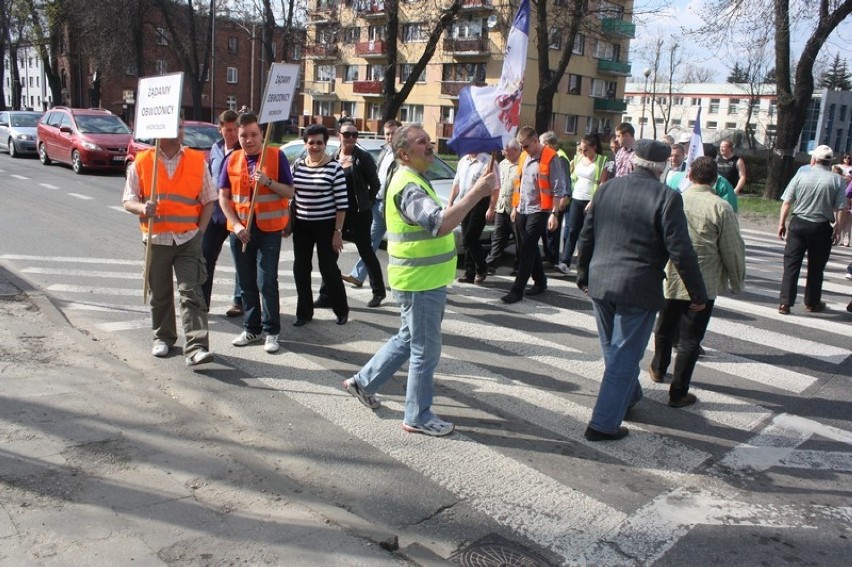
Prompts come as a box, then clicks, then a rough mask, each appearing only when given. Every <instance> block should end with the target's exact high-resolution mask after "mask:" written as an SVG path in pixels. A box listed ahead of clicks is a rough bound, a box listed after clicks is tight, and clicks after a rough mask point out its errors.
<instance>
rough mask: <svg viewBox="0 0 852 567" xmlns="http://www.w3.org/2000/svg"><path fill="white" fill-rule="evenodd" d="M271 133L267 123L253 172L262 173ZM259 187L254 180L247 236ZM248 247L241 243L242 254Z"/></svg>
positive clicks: (270, 124) (269, 123)
mask: <svg viewBox="0 0 852 567" xmlns="http://www.w3.org/2000/svg"><path fill="white" fill-rule="evenodd" d="M271 133H272V122H268V123H267V124H266V134H265V135H264V136H263V146H262V147H261V149H260V159H259V160H258V161H257V167H255V169H254V170H255V172H257V171H263V162H265V161H266V147H267V146H268V145H269V135H270V134H271ZM275 177H276V178H277V177H278V172H276V173H275ZM259 187H260V183H259V182H258V181H257V179H255V180H254V189H252V192H251V205H249V216H248V221H247V223H246V225H247V226H246V230H248V231H249V235H251V223H252V222H253V221H254V203H255V201H256V200H257V191H258V188H259ZM247 246H248V243H247V242H244V243H243V252H245V251H246V247H247Z"/></svg>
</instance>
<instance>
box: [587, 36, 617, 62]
mask: <svg viewBox="0 0 852 567" xmlns="http://www.w3.org/2000/svg"><path fill="white" fill-rule="evenodd" d="M592 57H594V58H595V59H604V60H606V61H615V60H617V59H618V46H617V45H614V44H612V43H609V42H608V41H603V40H600V39H599V40H597V41H595V44H594V48H593V50H592Z"/></svg>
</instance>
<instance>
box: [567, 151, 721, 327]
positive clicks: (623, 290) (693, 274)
mask: <svg viewBox="0 0 852 567" xmlns="http://www.w3.org/2000/svg"><path fill="white" fill-rule="evenodd" d="M577 250H578V257H579V260H578V263H577V285H578V286H579V287H580V288H581V289H583V288H586V287H588V292H589V296H590V297H592V298H593V299H597V300H600V301H610V302H613V303H617V304H624V305H629V306H633V307H638V308H640V309H647V310H649V311H657V310H659V309H660V308H661V307H662V306H663V303H664V300H663V285H662V282H663V278H664V277H665V267H666V263H667V262H668V261H669V259H671V261H672V263H673V264H674V266H675V268H676V269H677V271H678V273H679V274H680V276H681V278H682V279H683V282H684V284H685V286H686V289H687V290H689V294H690V297H691V298H692V300H693V301H694V302H696V303H706V302H707V291H706V289H705V288H704V280H703V279H702V278H701V270H700V268H699V266H698V258H697V256H696V255H695V251H694V250H693V248H692V243H691V241H690V239H689V231H688V228H687V224H686V217H685V216H684V213H683V199H682V197H681V195H680V193H678V192H677V191H672V190H671V189H669V188H668V187H666V186H665V185H663V184H662V183H660V181H659V179H658V178H657V177H655V176H654V174H653V173H651V172H650V171H648V170H646V169H642V168H638V167H637V168H636V169H635V170H634V171H633V172H632V173H631V174H630V175H627V176H626V177H617V178H615V179H611V180H609V181H607V182H606V183H604V184H603V185H602V186H601V187H600V189H598V190H597V192H596V193H595V196H594V198H593V199H592V206H591V209H590V210H589V212H588V214H587V215H586V220H585V223H584V224H583V230H582V231H581V232H580V238H579V241H578V242H577Z"/></svg>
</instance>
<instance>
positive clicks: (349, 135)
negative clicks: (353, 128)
mask: <svg viewBox="0 0 852 567" xmlns="http://www.w3.org/2000/svg"><path fill="white" fill-rule="evenodd" d="M340 135H341V136H343V137H344V138H357V137H358V132H341V133H340Z"/></svg>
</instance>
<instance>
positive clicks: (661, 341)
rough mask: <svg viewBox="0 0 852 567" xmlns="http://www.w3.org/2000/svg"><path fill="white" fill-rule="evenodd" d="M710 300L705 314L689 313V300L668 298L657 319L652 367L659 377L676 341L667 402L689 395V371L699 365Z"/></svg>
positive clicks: (667, 363)
mask: <svg viewBox="0 0 852 567" xmlns="http://www.w3.org/2000/svg"><path fill="white" fill-rule="evenodd" d="M714 302H715V300H713V299H711V300H709V301H708V302H707V303H706V304H705V307H704V311H698V312H695V311H690V310H689V305H690V303H691V302H690V301H686V300H681V299H667V300H666V303H665V305H664V306H663V309H662V310H661V311H660V313H659V315H658V316H657V326H656V328H655V329H654V359H653V360H652V361H651V368H653V370H654V372H657V373H659V374H661V375H663V374H665V373H666V370H668V368H669V364H670V363H671V361H672V344H673V342H674V341H675V340H676V341H678V345H677V359H675V365H674V371H673V372H672V384H671V386H670V387H669V399H671V400H680V399H681V398H683V397H684V396H685V395H686V394H687V393H688V392H689V383H690V381H691V380H692V372H693V371H694V370H695V364H696V363H697V362H698V352H699V350H700V347H701V341H702V340H704V333H705V332H706V331H707V324H708V323H710V315H711V313H712V312H713V303H714Z"/></svg>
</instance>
